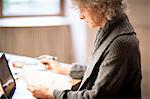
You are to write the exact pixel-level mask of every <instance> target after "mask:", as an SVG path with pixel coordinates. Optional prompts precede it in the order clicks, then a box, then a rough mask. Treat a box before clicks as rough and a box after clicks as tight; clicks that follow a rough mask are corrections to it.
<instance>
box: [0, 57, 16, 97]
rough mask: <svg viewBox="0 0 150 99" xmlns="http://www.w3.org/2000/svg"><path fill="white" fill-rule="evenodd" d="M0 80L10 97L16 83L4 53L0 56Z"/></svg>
mask: <svg viewBox="0 0 150 99" xmlns="http://www.w3.org/2000/svg"><path fill="white" fill-rule="evenodd" d="M0 80H1V83H2V87H3V90H4V92H5V94H6V96H7V97H8V98H10V97H12V95H13V93H14V90H15V87H16V83H15V80H14V78H13V75H12V73H11V71H10V68H9V65H8V61H7V59H6V57H5V55H4V54H3V55H2V56H1V58H0Z"/></svg>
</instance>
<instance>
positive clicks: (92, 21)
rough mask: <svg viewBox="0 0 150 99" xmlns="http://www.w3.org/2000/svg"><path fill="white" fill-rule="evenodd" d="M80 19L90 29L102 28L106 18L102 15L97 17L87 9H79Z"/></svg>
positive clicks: (92, 11)
mask: <svg viewBox="0 0 150 99" xmlns="http://www.w3.org/2000/svg"><path fill="white" fill-rule="evenodd" d="M79 9H80V19H84V20H85V21H86V22H87V24H88V26H89V27H90V28H95V27H97V26H100V27H103V26H104V25H105V21H106V18H105V16H104V15H98V14H97V12H96V11H95V10H93V9H91V8H89V7H85V6H84V7H79Z"/></svg>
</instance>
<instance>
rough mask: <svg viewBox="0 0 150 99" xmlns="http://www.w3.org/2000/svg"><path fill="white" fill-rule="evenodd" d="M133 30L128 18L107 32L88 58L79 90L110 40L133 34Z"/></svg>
mask: <svg viewBox="0 0 150 99" xmlns="http://www.w3.org/2000/svg"><path fill="white" fill-rule="evenodd" d="M133 32H134V30H133V28H132V26H131V24H130V23H129V22H128V19H126V20H125V22H124V23H122V24H121V25H120V24H119V25H117V26H116V27H115V29H114V30H112V31H111V33H109V35H108V36H107V37H106V38H105V39H104V40H103V41H102V43H101V45H100V46H99V47H98V48H97V50H96V51H95V52H94V54H93V56H92V57H91V58H90V61H89V65H88V67H87V70H86V72H85V74H84V77H83V79H82V82H81V85H80V87H79V90H82V87H84V86H83V84H84V83H85V81H86V80H87V79H88V78H89V77H90V75H91V74H92V71H93V69H94V67H95V66H96V63H97V62H98V61H99V59H101V57H102V55H103V53H104V52H105V51H106V49H107V48H108V47H109V45H110V44H111V42H112V41H113V40H114V39H115V38H117V37H119V36H121V35H129V34H133Z"/></svg>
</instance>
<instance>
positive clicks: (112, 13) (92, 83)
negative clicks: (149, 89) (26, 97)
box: [29, 0, 142, 99]
mask: <svg viewBox="0 0 150 99" xmlns="http://www.w3.org/2000/svg"><path fill="white" fill-rule="evenodd" d="M72 1H73V3H74V4H75V5H76V6H77V7H78V8H79V10H80V18H81V19H84V20H85V21H86V22H87V24H88V25H89V27H91V28H95V27H99V30H98V32H97V34H96V37H95V41H94V44H93V49H92V52H91V56H90V59H89V63H88V66H87V69H86V71H85V73H84V76H83V79H82V82H81V84H80V86H79V88H78V89H77V90H76V91H72V90H53V91H52V90H51V89H46V88H41V87H40V88H39V87H29V89H30V90H31V91H32V93H33V95H34V96H35V97H38V98H50V99H53V98H54V99H63V98H67V99H93V98H141V79H142V76H141V64H140V51H139V44H138V39H137V38H136V35H135V32H134V29H133V27H132V26H131V24H130V22H129V20H128V18H127V16H126V14H125V9H126V3H125V0H72Z"/></svg>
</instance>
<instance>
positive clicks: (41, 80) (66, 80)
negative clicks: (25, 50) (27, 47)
mask: <svg viewBox="0 0 150 99" xmlns="http://www.w3.org/2000/svg"><path fill="white" fill-rule="evenodd" d="M6 58H7V59H8V62H9V66H10V69H11V71H12V73H13V75H14V78H15V79H16V90H15V92H14V95H13V97H12V99H20V98H21V99H34V97H33V96H32V93H31V92H30V91H28V90H27V84H30V85H43V86H45V87H48V88H51V89H71V86H72V84H71V83H70V80H71V78H70V77H69V76H68V75H61V74H57V73H54V72H52V71H48V70H45V69H44V68H42V67H41V65H40V62H39V61H38V60H36V59H35V58H30V57H25V56H18V55H11V54H6ZM13 62H23V63H25V64H26V66H23V68H14V67H13V65H12V63H13ZM61 65H62V66H70V65H69V64H64V63H61Z"/></svg>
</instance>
